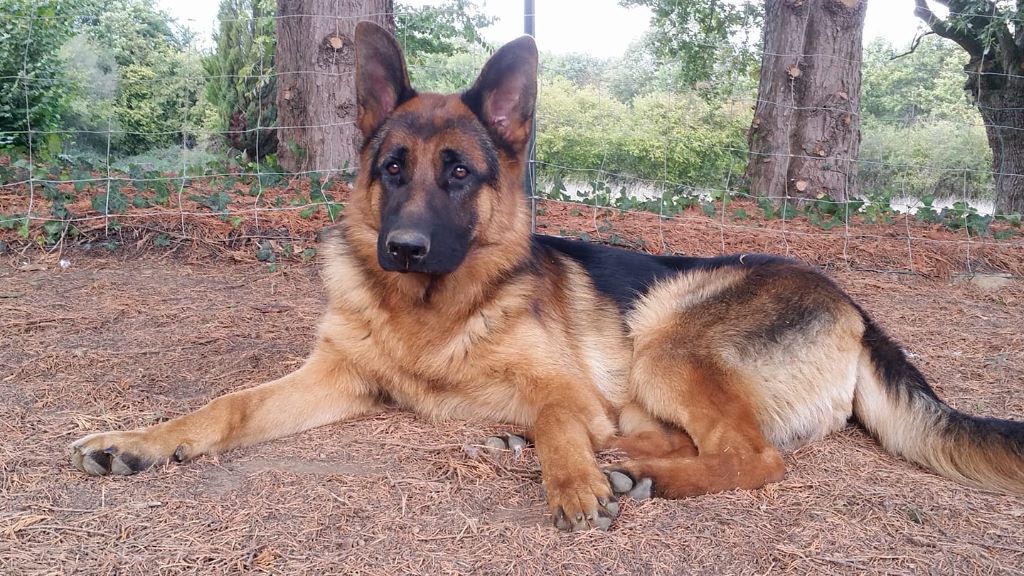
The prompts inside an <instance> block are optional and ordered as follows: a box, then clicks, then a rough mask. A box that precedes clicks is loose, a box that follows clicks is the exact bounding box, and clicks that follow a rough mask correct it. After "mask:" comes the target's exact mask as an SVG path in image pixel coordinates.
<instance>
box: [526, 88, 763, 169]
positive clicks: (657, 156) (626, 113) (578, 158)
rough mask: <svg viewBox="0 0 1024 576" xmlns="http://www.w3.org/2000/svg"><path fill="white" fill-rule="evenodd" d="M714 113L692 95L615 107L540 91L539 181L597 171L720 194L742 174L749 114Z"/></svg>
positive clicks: (575, 91) (591, 92)
mask: <svg viewBox="0 0 1024 576" xmlns="http://www.w3.org/2000/svg"><path fill="white" fill-rule="evenodd" d="M741 110H742V108H738V109H737V110H732V109H727V108H723V109H716V108H712V107H710V106H708V105H707V104H706V103H705V102H704V101H702V100H701V99H700V98H699V97H697V96H696V95H694V94H669V93H664V92H656V93H652V94H648V95H644V96H639V97H637V98H635V99H634V100H633V102H632V104H630V105H627V104H623V103H622V102H620V101H619V100H617V99H616V98H614V97H613V96H611V94H609V93H608V92H606V91H603V90H601V89H598V88H594V87H582V88H580V87H576V86H574V85H573V84H572V83H571V82H569V81H568V80H566V79H564V78H553V79H550V80H547V81H544V82H543V83H542V85H541V91H540V99H539V103H538V123H537V160H538V161H539V162H540V163H541V166H540V169H541V175H542V176H544V177H548V178H558V177H562V176H564V175H565V174H566V173H568V172H569V171H573V170H581V169H601V170H603V171H605V172H607V173H610V174H615V175H618V176H621V177H633V178H643V179H651V180H665V181H668V182H671V183H675V184H679V185H683V186H692V187H696V188H701V187H713V188H721V187H723V186H724V185H725V183H726V180H727V178H729V176H730V174H731V175H733V176H739V175H741V174H742V173H743V169H744V163H745V159H744V158H745V155H746V144H745V141H744V134H745V131H746V128H747V127H748V126H749V123H750V118H749V111H741Z"/></svg>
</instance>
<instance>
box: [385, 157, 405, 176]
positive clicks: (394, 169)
mask: <svg viewBox="0 0 1024 576" xmlns="http://www.w3.org/2000/svg"><path fill="white" fill-rule="evenodd" d="M384 171H385V172H387V173H388V174H391V175H392V176H398V175H399V174H400V173H401V172H402V167H401V166H400V165H399V164H398V162H395V161H394V160H392V161H391V162H388V163H387V164H385V165H384Z"/></svg>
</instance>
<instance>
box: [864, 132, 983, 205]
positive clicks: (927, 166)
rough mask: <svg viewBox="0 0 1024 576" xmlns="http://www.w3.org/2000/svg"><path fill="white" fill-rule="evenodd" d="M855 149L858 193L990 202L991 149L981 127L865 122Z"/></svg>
mask: <svg viewBox="0 0 1024 576" xmlns="http://www.w3.org/2000/svg"><path fill="white" fill-rule="evenodd" d="M862 138H863V140H862V141H861V146H860V158H861V162H860V165H859V178H860V179H861V186H862V189H864V190H866V191H870V192H876V193H881V192H887V193H889V194H890V195H892V196H909V197H913V198H923V197H925V196H929V195H931V196H936V197H939V198H949V197H954V198H963V197H965V196H966V197H967V198H991V197H992V193H993V192H992V191H993V182H992V172H991V166H992V160H991V155H990V154H991V151H990V150H989V148H988V142H987V139H986V137H985V129H984V128H983V127H981V126H977V125H975V126H965V125H963V124H961V123H958V122H951V121H942V120H936V121H927V122H925V121H921V122H917V123H915V124H913V125H911V126H907V127H900V126H899V125H894V124H880V123H869V124H867V125H866V126H865V127H864V131H863V136H862Z"/></svg>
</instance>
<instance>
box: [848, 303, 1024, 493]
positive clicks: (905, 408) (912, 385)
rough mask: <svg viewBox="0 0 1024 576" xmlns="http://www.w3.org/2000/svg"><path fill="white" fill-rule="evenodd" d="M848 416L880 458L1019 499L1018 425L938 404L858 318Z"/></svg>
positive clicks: (1023, 462)
mask: <svg viewBox="0 0 1024 576" xmlns="http://www.w3.org/2000/svg"><path fill="white" fill-rule="evenodd" d="M861 316H862V317H863V318H864V324H865V331H864V337H863V344H864V352H863V353H862V356H861V361H860V365H859V367H858V372H859V373H858V377H857V387H856V392H855V393H854V403H853V411H854V414H855V415H856V416H857V418H858V419H859V420H860V422H861V424H863V425H864V426H865V427H866V428H867V429H868V431H869V432H871V434H872V435H874V436H875V437H876V438H878V440H879V441H880V442H881V443H882V446H884V447H885V449H886V450H888V451H889V452H892V453H893V454H897V455H900V456H902V457H904V458H906V459H908V460H910V461H912V462H916V463H918V464H920V465H922V466H926V467H928V468H931V469H932V470H935V471H936V472H938V473H939V474H941V475H943V476H946V477H947V478H951V479H953V480H956V481H958V482H962V483H964V484H968V485H971V486H978V487H981V488H987V489H990V490H998V491H1001V492H1009V493H1013V494H1021V495H1024V422H1014V421H1010V420H998V419H994V418H979V417H976V416H970V415H968V414H964V413H962V412H958V411H956V410H954V409H953V408H951V407H950V406H949V405H947V404H946V403H945V402H943V401H942V400H940V399H939V397H938V396H936V395H935V392H934V391H932V389H931V386H929V385H928V382H927V381H926V380H925V378H924V376H923V375H922V374H921V372H919V371H918V370H917V368H915V367H914V365H913V364H911V363H910V361H909V360H907V357H906V355H905V354H904V353H903V350H901V349H900V347H899V346H898V345H896V343H895V342H893V341H892V340H891V339H890V338H889V337H888V336H887V335H886V334H885V332H883V331H882V329H881V328H879V327H878V326H877V325H876V324H875V323H874V322H873V321H872V320H871V319H870V318H869V317H868V316H867V314H866V313H864V312H863V311H861Z"/></svg>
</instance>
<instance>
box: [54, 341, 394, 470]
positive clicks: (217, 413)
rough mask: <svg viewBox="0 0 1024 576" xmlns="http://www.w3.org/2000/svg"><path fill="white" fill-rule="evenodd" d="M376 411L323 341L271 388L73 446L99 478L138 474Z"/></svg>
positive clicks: (77, 458) (75, 456)
mask: <svg viewBox="0 0 1024 576" xmlns="http://www.w3.org/2000/svg"><path fill="white" fill-rule="evenodd" d="M376 408H377V400H376V395H375V394H374V390H373V388H372V387H371V386H370V385H369V383H368V382H367V381H366V380H365V379H363V378H362V377H361V376H360V375H359V374H358V373H357V371H356V370H354V369H353V367H352V366H351V365H350V364H348V363H347V362H346V361H345V360H344V359H343V358H339V353H338V350H337V349H334V348H333V347H329V346H325V345H323V343H321V345H320V346H318V348H317V349H316V350H315V351H314V352H313V354H312V355H311V356H310V357H309V359H308V360H306V363H305V364H304V365H303V366H302V367H301V368H299V369H298V370H296V371H295V372H292V373H291V374H288V375H287V376H284V377H282V378H279V379H277V380H274V381H272V382H268V383H266V384H263V385H260V386H256V387H255V388H249V389H247V390H242V391H239V392H233V393H231V394H226V395H224V396H221V397H219V398H217V399H215V400H213V401H212V402H210V403H209V404H207V405H206V406H204V407H202V408H200V409H199V410H197V411H195V412H193V413H191V414H188V415H186V416H182V417H179V418H175V419H173V420H168V421H167V422H162V423H160V424H156V425H154V426H150V427H148V428H141V429H138V430H131V431H125V432H101V433H97V434H91V435H89V436H86V437H84V438H82V439H80V440H78V441H77V442H75V443H74V444H72V445H71V462H72V463H73V464H74V465H75V467H76V468H78V469H79V470H81V471H83V472H87V473H89V474H94V475H103V474H134V473H135V472H139V471H141V470H145V469H147V468H149V467H151V466H154V465H156V464H162V463H165V462H169V461H177V462H182V461H185V460H189V459H191V458H195V457H197V456H199V455H202V454H216V453H219V452H224V451H225V450H230V449H231V448H236V447H240V446H248V445H251V444H256V443H258V442H263V441H266V440H272V439H274V438H280V437H282V436H287V435H289V434H294V433H296V432H301V431H303V430H308V429H309V428H313V427H316V426H321V425H323V424H328V423H331V422H337V421H339V420H344V419H348V418H353V417H356V416H359V415H362V414H366V413H369V412H372V411H373V410H375V409H376Z"/></svg>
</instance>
